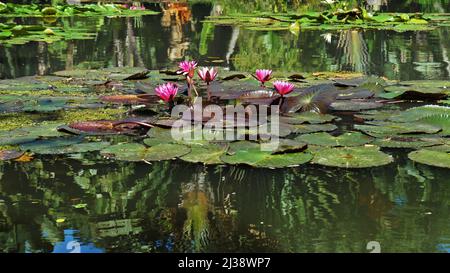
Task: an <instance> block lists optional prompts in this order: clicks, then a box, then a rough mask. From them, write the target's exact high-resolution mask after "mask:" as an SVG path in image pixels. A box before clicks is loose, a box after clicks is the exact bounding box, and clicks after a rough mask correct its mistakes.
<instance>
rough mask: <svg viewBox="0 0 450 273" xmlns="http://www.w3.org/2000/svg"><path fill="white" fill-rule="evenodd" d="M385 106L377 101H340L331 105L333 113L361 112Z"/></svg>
mask: <svg viewBox="0 0 450 273" xmlns="http://www.w3.org/2000/svg"><path fill="white" fill-rule="evenodd" d="M383 106H384V104H382V103H379V102H375V101H363V100H339V101H336V102H333V103H332V104H331V105H330V109H331V110H333V111H349V112H359V111H361V110H369V109H377V108H381V107H383Z"/></svg>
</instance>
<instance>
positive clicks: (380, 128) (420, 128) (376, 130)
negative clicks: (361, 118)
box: [354, 121, 442, 136]
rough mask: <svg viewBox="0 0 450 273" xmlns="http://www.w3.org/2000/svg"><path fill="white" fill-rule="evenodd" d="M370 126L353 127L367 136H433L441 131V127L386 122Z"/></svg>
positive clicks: (415, 123)
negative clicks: (416, 134)
mask: <svg viewBox="0 0 450 273" xmlns="http://www.w3.org/2000/svg"><path fill="white" fill-rule="evenodd" d="M369 124H370V125H359V124H356V125H355V126H354V127H355V129H358V130H360V131H362V132H364V133H366V134H369V135H388V136H391V135H399V134H412V133H425V134H435V133H438V132H439V131H441V130H442V129H441V127H438V126H435V125H430V124H425V123H419V122H413V123H400V122H388V121H374V122H370V123H369Z"/></svg>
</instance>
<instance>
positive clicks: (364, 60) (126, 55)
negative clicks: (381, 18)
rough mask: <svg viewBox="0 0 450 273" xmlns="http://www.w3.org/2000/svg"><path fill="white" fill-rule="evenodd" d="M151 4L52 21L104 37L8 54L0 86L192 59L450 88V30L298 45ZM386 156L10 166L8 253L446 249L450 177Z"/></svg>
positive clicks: (188, 9)
mask: <svg viewBox="0 0 450 273" xmlns="http://www.w3.org/2000/svg"><path fill="white" fill-rule="evenodd" d="M229 2H231V4H229V5H230V7H232V6H233V5H232V3H233V1H229ZM369 2H370V1H369ZM372 2H376V3H375V4H377V3H379V4H380V5H379V6H378V5H375V6H374V7H373V8H375V9H381V10H384V11H412V12H415V11H418V10H423V11H430V12H450V3H449V2H448V1H445V0H443V1H429V2H434V4H429V5H426V6H421V5H419V4H412V5H405V4H403V5H402V4H399V2H406V1H386V2H384V1H372ZM415 2H420V1H415ZM415 2H414V3H415ZM146 5H148V7H149V8H152V9H155V10H162V13H161V14H159V15H151V16H144V17H137V18H83V19H76V18H66V19H61V20H58V21H57V22H56V23H54V24H61V25H64V26H71V27H74V28H75V27H77V28H85V29H86V30H87V31H89V32H94V33H96V37H95V39H89V40H72V41H59V42H54V43H52V44H46V43H38V42H30V43H27V44H24V45H0V79H4V78H16V77H21V76H27V75H35V74H38V75H47V74H50V73H52V72H55V71H59V70H65V69H73V68H77V67H82V68H101V67H114V66H146V67H147V68H149V69H161V68H165V67H173V66H174V65H176V63H178V62H179V61H180V60H181V59H184V57H186V56H189V57H190V58H193V59H197V60H199V62H200V64H201V65H211V66H222V67H226V68H229V69H230V70H239V71H253V70H254V69H256V68H271V69H274V70H279V71H290V72H292V71H298V72H299V73H301V72H315V71H340V70H348V71H360V72H363V73H365V74H373V75H377V76H385V77H387V78H389V79H399V80H412V79H414V80H419V79H443V80H445V79H446V80H448V79H450V43H449V42H448V37H450V28H438V29H436V30H434V31H428V32H403V33H398V32H393V31H376V30H370V31H369V30H368V31H351V30H348V31H347V30H346V31H340V32H323V31H301V32H300V33H299V34H298V35H295V34H293V33H290V32H288V31H270V32H267V31H251V30H246V29H240V28H238V27H231V26H214V25H212V24H203V23H202V20H203V19H204V18H205V16H208V15H214V14H217V13H220V12H226V11H227V9H231V8H230V7H228V6H226V5H220V4H207V3H199V4H177V5H173V6H170V7H169V6H167V5H159V4H146ZM161 7H163V9H161ZM2 20H3V21H5V19H0V22H1V21H2ZM12 20H14V21H16V22H27V23H30V22H34V21H36V20H37V21H39V20H40V19H21V18H17V19H12ZM345 120H346V117H345V116H344V122H343V124H342V126H351V125H350V124H348V123H346V122H345ZM0 122H1V121H0ZM383 151H385V152H386V153H388V154H391V155H393V156H394V157H395V159H396V160H395V162H394V163H392V164H389V165H387V166H385V167H377V168H370V169H363V170H346V169H337V168H331V167H317V166H311V165H303V166H301V167H297V168H289V169H283V170H267V169H255V168H250V167H229V166H203V165H199V164H188V163H185V162H181V161H164V162H156V163H152V164H146V163H131V162H117V161H112V160H107V159H104V158H102V157H101V156H99V155H98V154H96V153H92V154H85V155H83V156H74V157H69V156H36V158H35V159H34V160H32V161H30V162H27V163H23V162H14V161H13V162H6V161H0V252H71V251H73V250H76V249H77V248H80V249H81V252H270V251H275V252H369V250H367V249H366V246H367V244H368V243H369V242H370V241H377V242H379V243H380V245H381V251H382V252H450V184H449V183H448V177H449V175H450V173H449V171H448V169H444V168H435V167H430V166H426V165H421V164H417V163H414V162H412V161H410V160H408V159H407V157H406V154H407V153H408V152H409V150H400V151H399V150H390V149H383ZM80 204H81V205H80ZM77 205H78V206H77Z"/></svg>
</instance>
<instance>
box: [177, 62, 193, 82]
mask: <svg viewBox="0 0 450 273" xmlns="http://www.w3.org/2000/svg"><path fill="white" fill-rule="evenodd" d="M178 67H179V68H180V70H178V72H177V73H178V74H183V75H185V76H187V77H189V78H191V79H192V78H193V77H194V70H195V68H197V62H196V61H182V62H180V63H179V64H178Z"/></svg>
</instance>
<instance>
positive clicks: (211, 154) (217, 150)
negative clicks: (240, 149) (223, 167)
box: [180, 143, 228, 165]
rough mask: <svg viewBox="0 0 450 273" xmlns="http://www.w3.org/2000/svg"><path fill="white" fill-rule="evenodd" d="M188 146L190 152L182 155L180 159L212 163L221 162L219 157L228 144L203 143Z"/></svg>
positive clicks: (206, 163)
mask: <svg viewBox="0 0 450 273" xmlns="http://www.w3.org/2000/svg"><path fill="white" fill-rule="evenodd" d="M190 148H191V152H190V153H189V154H187V155H184V156H182V157H181V158H180V159H182V160H184V161H187V162H193V163H203V164H205V165H212V164H223V162H222V160H221V159H220V157H221V156H222V155H223V154H224V153H225V152H226V151H227V149H228V146H227V145H217V144H209V143H205V144H203V145H201V144H197V145H190Z"/></svg>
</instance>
